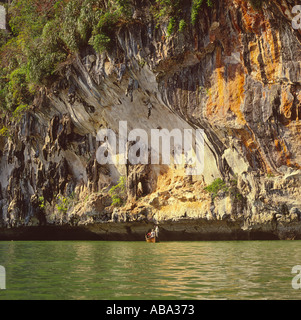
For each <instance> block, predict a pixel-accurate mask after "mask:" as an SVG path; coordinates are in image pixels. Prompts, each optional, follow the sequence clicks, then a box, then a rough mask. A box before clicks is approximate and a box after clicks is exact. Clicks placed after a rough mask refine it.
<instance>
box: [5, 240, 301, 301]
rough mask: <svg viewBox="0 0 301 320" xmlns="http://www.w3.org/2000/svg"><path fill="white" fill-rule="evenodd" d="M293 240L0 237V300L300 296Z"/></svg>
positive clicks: (299, 256) (300, 260)
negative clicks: (1, 280) (1, 273)
mask: <svg viewBox="0 0 301 320" xmlns="http://www.w3.org/2000/svg"><path fill="white" fill-rule="evenodd" d="M299 246H300V242H298V241H232V242H227V241H221V242H165V243H164V242H162V243H156V244H152V243H145V242H93V241H91V242H89V241H82V242H81V241H60V242H54V241H44V242H42V241H41V242H40V241H37V242H0V265H3V266H4V267H5V268H6V278H7V285H6V287H7V290H1V291H0V299H300V298H301V293H300V292H299V291H298V290H294V289H292V286H291V280H292V277H293V275H292V274H291V269H292V267H293V266H294V265H297V264H301V251H300V250H299Z"/></svg>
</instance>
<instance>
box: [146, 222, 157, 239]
mask: <svg viewBox="0 0 301 320" xmlns="http://www.w3.org/2000/svg"><path fill="white" fill-rule="evenodd" d="M158 235H159V228H158V226H156V228H155V229H152V230H149V231H148V232H147V233H146V234H145V240H146V242H153V243H155V242H159V238H158Z"/></svg>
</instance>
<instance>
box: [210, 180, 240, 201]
mask: <svg viewBox="0 0 301 320" xmlns="http://www.w3.org/2000/svg"><path fill="white" fill-rule="evenodd" d="M204 190H206V191H208V192H209V193H210V194H211V195H212V198H213V199H214V198H215V197H216V196H217V195H218V194H219V192H225V193H227V194H228V195H229V196H230V197H231V198H232V199H236V200H242V199H243V197H242V195H241V194H240V192H239V190H238V188H237V178H236V177H234V178H232V179H231V180H230V181H228V182H227V183H225V182H224V181H223V180H222V179H221V178H217V179H215V180H214V181H213V182H212V183H211V184H209V185H208V186H207V187H205V188H204Z"/></svg>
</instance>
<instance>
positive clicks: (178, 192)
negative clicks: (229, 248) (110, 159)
mask: <svg viewBox="0 0 301 320" xmlns="http://www.w3.org/2000/svg"><path fill="white" fill-rule="evenodd" d="M293 2H294V1H286V0H277V1H273V2H270V1H266V2H264V4H263V7H262V9H261V10H259V11H255V10H254V9H253V8H252V7H251V6H250V4H249V2H248V1H243V0H222V1H216V3H215V5H214V6H213V8H206V9H204V12H202V16H201V18H200V20H199V21H198V23H197V25H196V26H195V27H193V28H186V29H185V30H184V31H183V32H177V33H175V34H173V35H171V36H167V31H166V28H167V22H166V23H165V24H164V23H163V24H161V25H160V26H159V27H158V26H157V27H156V25H155V23H154V21H153V19H152V16H151V13H150V12H149V10H148V8H147V7H143V6H142V7H140V8H139V11H138V8H137V10H136V12H134V16H135V19H134V21H133V23H131V24H129V25H127V26H122V27H120V29H119V30H118V32H117V40H116V46H115V48H114V50H113V51H112V52H109V53H104V54H101V55H99V54H96V53H95V52H94V51H93V50H92V49H91V48H88V47H87V48H85V49H84V50H82V51H81V52H80V53H79V54H78V55H77V56H76V57H75V58H74V59H73V62H72V63H70V64H69V65H67V66H66V67H65V69H64V70H63V72H62V76H61V78H60V79H59V80H58V81H56V82H55V83H53V85H52V87H50V88H41V89H40V92H39V94H38V95H37V96H36V98H35V101H34V102H33V105H32V108H31V110H30V111H28V112H27V114H26V115H25V116H24V117H23V118H22V120H21V122H20V123H18V124H16V125H15V128H14V134H13V135H12V136H10V137H9V138H4V137H2V138H0V145H1V153H0V168H1V172H0V182H1V186H0V224H1V226H2V230H3V234H7V232H8V231H7V230H6V231H4V230H5V229H7V228H17V227H19V228H18V230H21V229H20V228H21V227H23V228H24V227H26V228H29V227H37V228H41V227H42V226H45V227H48V226H65V227H66V225H67V226H72V227H74V228H76V227H78V228H81V227H82V228H85V230H89V232H90V233H93V234H94V235H96V237H97V236H99V238H104V239H110V235H115V236H116V237H117V238H118V236H117V235H118V234H119V235H120V234H122V235H123V236H122V237H121V238H124V239H140V238H141V239H143V236H142V235H143V234H144V232H145V231H146V230H147V228H148V227H149V226H152V225H153V224H154V223H159V224H160V225H161V228H162V233H161V235H162V238H163V239H165V240H168V239H223V238H225V239H238V238H239V239H249V238H252V239H253V238H271V239H274V238H281V239H287V238H289V239H293V238H295V239H300V238H301V222H300V218H301V167H300V166H301V148H300V146H299V141H301V122H300V120H299V116H301V43H300V40H301V33H300V31H298V30H294V29H293V28H292V25H291V21H292V14H291V12H292V7H293V5H294V3H293ZM120 121H127V126H128V131H130V130H132V129H135V128H141V129H143V130H145V131H146V132H147V133H150V130H151V129H158V128H159V129H161V128H166V129H168V130H170V131H171V130H172V129H174V128H178V129H180V130H184V129H197V128H200V129H203V130H204V132H205V164H204V172H203V174H202V176H192V177H190V176H185V175H183V174H179V172H177V170H175V168H174V166H173V165H170V166H168V165H150V164H146V165H142V164H137V165H118V166H115V165H101V164H99V163H98V162H97V160H96V153H97V149H98V147H99V142H98V141H97V139H96V136H97V132H98V130H99V129H101V128H110V129H112V130H113V131H114V132H116V134H118V132H119V122H120ZM120 175H123V176H126V177H127V199H126V201H125V203H123V206H121V207H114V206H112V200H111V197H110V196H109V195H108V191H109V189H110V188H111V187H112V186H113V185H115V184H117V181H118V178H119V177H120ZM217 179H219V180H220V181H223V184H220V185H219V187H218V188H217V189H216V190H215V191H214V192H208V191H206V189H205V188H206V186H208V185H209V186H210V185H211V184H212V183H214V182H216V181H217ZM116 222H117V225H118V226H116ZM118 222H119V224H118ZM26 230H27V229H26ZM28 230H29V231H28V232H29V234H30V232H32V231H30V230H32V229H30V228H29V229H28ZM9 234H11V233H9ZM124 235H126V236H124ZM115 236H114V237H115ZM3 237H4V236H3ZM114 237H113V236H112V237H111V238H114ZM4 238H5V237H4Z"/></svg>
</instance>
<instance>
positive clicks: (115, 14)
mask: <svg viewBox="0 0 301 320" xmlns="http://www.w3.org/2000/svg"><path fill="white" fill-rule="evenodd" d="M139 3H140V2H139ZM139 3H138V2H137V3H136V1H135V0H13V1H12V2H11V3H10V4H5V3H2V4H3V5H4V6H5V7H6V10H7V27H8V30H1V32H0V117H1V118H3V117H4V116H6V117H7V116H9V120H16V119H18V118H19V115H20V114H21V111H24V110H26V109H27V107H28V106H29V105H30V104H31V103H32V101H33V98H34V95H35V93H36V92H37V90H38V89H39V87H41V86H47V85H49V84H51V83H52V82H53V81H54V80H55V78H56V77H57V76H59V75H60V72H63V68H64V66H65V63H66V62H68V61H71V58H72V56H73V55H74V54H76V53H77V52H80V50H81V49H82V48H84V47H87V46H92V47H93V48H94V50H95V51H96V52H98V53H101V52H103V51H105V50H110V49H113V48H114V43H115V42H114V41H115V39H116V31H117V30H118V29H119V28H120V27H121V26H122V25H124V24H128V23H129V22H130V21H132V20H133V13H134V11H135V9H136V7H137V5H138V4H139ZM139 5H141V3H140V4H139ZM144 5H148V6H149V8H151V12H152V13H153V15H154V18H155V21H156V23H158V24H160V23H162V21H163V20H165V21H167V22H168V24H167V34H168V35H171V34H172V33H174V32H175V31H177V30H179V31H180V32H183V31H184V30H185V29H186V27H187V26H188V25H195V23H196V21H197V19H198V17H199V15H200V11H201V8H202V7H204V8H205V7H206V6H212V5H213V0H190V1H184V0H149V1H148V2H146V3H144ZM16 110H17V112H15V111H16ZM1 132H2V131H1ZM5 133H6V130H5Z"/></svg>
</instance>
